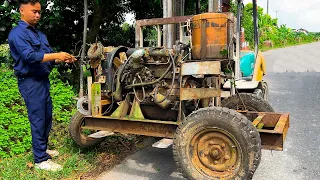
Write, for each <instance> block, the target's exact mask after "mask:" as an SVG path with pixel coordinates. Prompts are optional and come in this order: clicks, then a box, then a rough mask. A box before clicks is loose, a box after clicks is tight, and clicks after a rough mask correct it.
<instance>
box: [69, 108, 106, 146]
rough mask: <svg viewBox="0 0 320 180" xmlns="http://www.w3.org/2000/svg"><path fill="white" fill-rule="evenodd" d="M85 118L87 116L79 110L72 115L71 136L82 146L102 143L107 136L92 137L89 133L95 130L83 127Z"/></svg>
mask: <svg viewBox="0 0 320 180" xmlns="http://www.w3.org/2000/svg"><path fill="white" fill-rule="evenodd" d="M84 120H85V116H84V115H83V114H81V113H80V112H78V111H77V112H76V113H75V114H74V115H73V116H72V118H71V122H70V124H69V133H70V136H71V138H72V139H73V140H74V141H75V142H76V144H77V145H78V146H79V147H80V148H88V147H91V146H95V145H97V144H99V143H101V142H102V141H103V140H104V139H105V138H91V137H89V136H88V135H90V134H92V133H94V132H92V131H91V130H87V129H83V128H82V127H83V126H84V125H85V121H84Z"/></svg>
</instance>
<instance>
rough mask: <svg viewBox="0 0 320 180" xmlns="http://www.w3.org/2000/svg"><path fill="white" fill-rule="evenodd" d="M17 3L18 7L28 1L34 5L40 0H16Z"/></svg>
mask: <svg viewBox="0 0 320 180" xmlns="http://www.w3.org/2000/svg"><path fill="white" fill-rule="evenodd" d="M18 3H19V7H20V6H21V5H22V4H29V3H31V4H32V5H35V4H36V3H40V0H18Z"/></svg>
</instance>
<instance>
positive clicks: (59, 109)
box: [0, 65, 74, 158]
mask: <svg viewBox="0 0 320 180" xmlns="http://www.w3.org/2000/svg"><path fill="white" fill-rule="evenodd" d="M58 75H59V74H58V72H57V70H54V71H53V73H52V74H51V76H50V79H51V96H52V100H53V116H54V121H55V123H61V124H63V123H64V124H65V123H67V122H68V121H69V119H70V117H71V115H72V113H73V112H74V111H73V109H74V102H73V101H72V98H73V97H74V93H73V91H72V87H71V86H69V85H68V84H65V83H63V82H62V81H61V80H60V79H59V78H58ZM0 134H1V136H0V158H7V157H11V156H13V155H16V154H21V153H24V152H26V151H29V150H30V149H31V135H30V124H29V120H28V115H27V110H26V107H25V103H24V101H23V99H22V98H21V95H20V93H19V91H18V86H17V81H16V78H15V77H14V75H13V71H12V70H11V69H9V68H8V67H5V66H4V65H2V67H1V68H0ZM52 141H55V140H54V139H52Z"/></svg>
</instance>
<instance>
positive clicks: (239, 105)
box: [221, 93, 274, 112]
mask: <svg viewBox="0 0 320 180" xmlns="http://www.w3.org/2000/svg"><path fill="white" fill-rule="evenodd" d="M239 95H240V97H241V99H242V100H241V99H240V98H239V96H238V95H237V94H235V95H232V96H229V97H228V98H226V99H224V100H223V101H222V102H221V106H222V107H227V108H229V109H235V110H248V111H253V112H274V109H273V108H272V106H271V105H270V104H269V103H268V102H267V101H266V100H264V99H262V98H261V97H258V96H256V95H254V94H249V93H240V94H239ZM243 104H244V105H245V107H244V105H243Z"/></svg>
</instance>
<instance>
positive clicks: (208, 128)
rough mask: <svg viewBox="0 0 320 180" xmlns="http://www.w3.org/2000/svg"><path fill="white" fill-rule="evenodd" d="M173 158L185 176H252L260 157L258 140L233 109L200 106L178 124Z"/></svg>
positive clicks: (242, 118) (257, 136) (191, 177)
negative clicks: (200, 107)
mask: <svg viewBox="0 0 320 180" xmlns="http://www.w3.org/2000/svg"><path fill="white" fill-rule="evenodd" d="M173 154H174V158H175V161H176V163H177V165H178V167H179V169H180V171H181V172H182V173H183V175H184V176H185V177H186V178H188V179H194V180H197V179H251V178H252V177H253V174H254V172H255V171H256V169H257V167H258V165H259V163H260V159H261V139H260V135H259V133H258V132H257V130H256V129H255V128H254V127H253V126H252V124H251V122H250V121H249V120H248V119H247V118H246V117H245V116H243V115H242V114H240V113H237V112H236V111H234V110H230V109H227V108H219V107H210V108H203V109H200V110H198V111H195V112H194V113H192V114H190V115H189V116H188V117H187V118H186V120H185V121H183V122H182V124H181V125H180V126H179V127H178V129H177V132H176V134H175V140H174V145H173Z"/></svg>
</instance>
